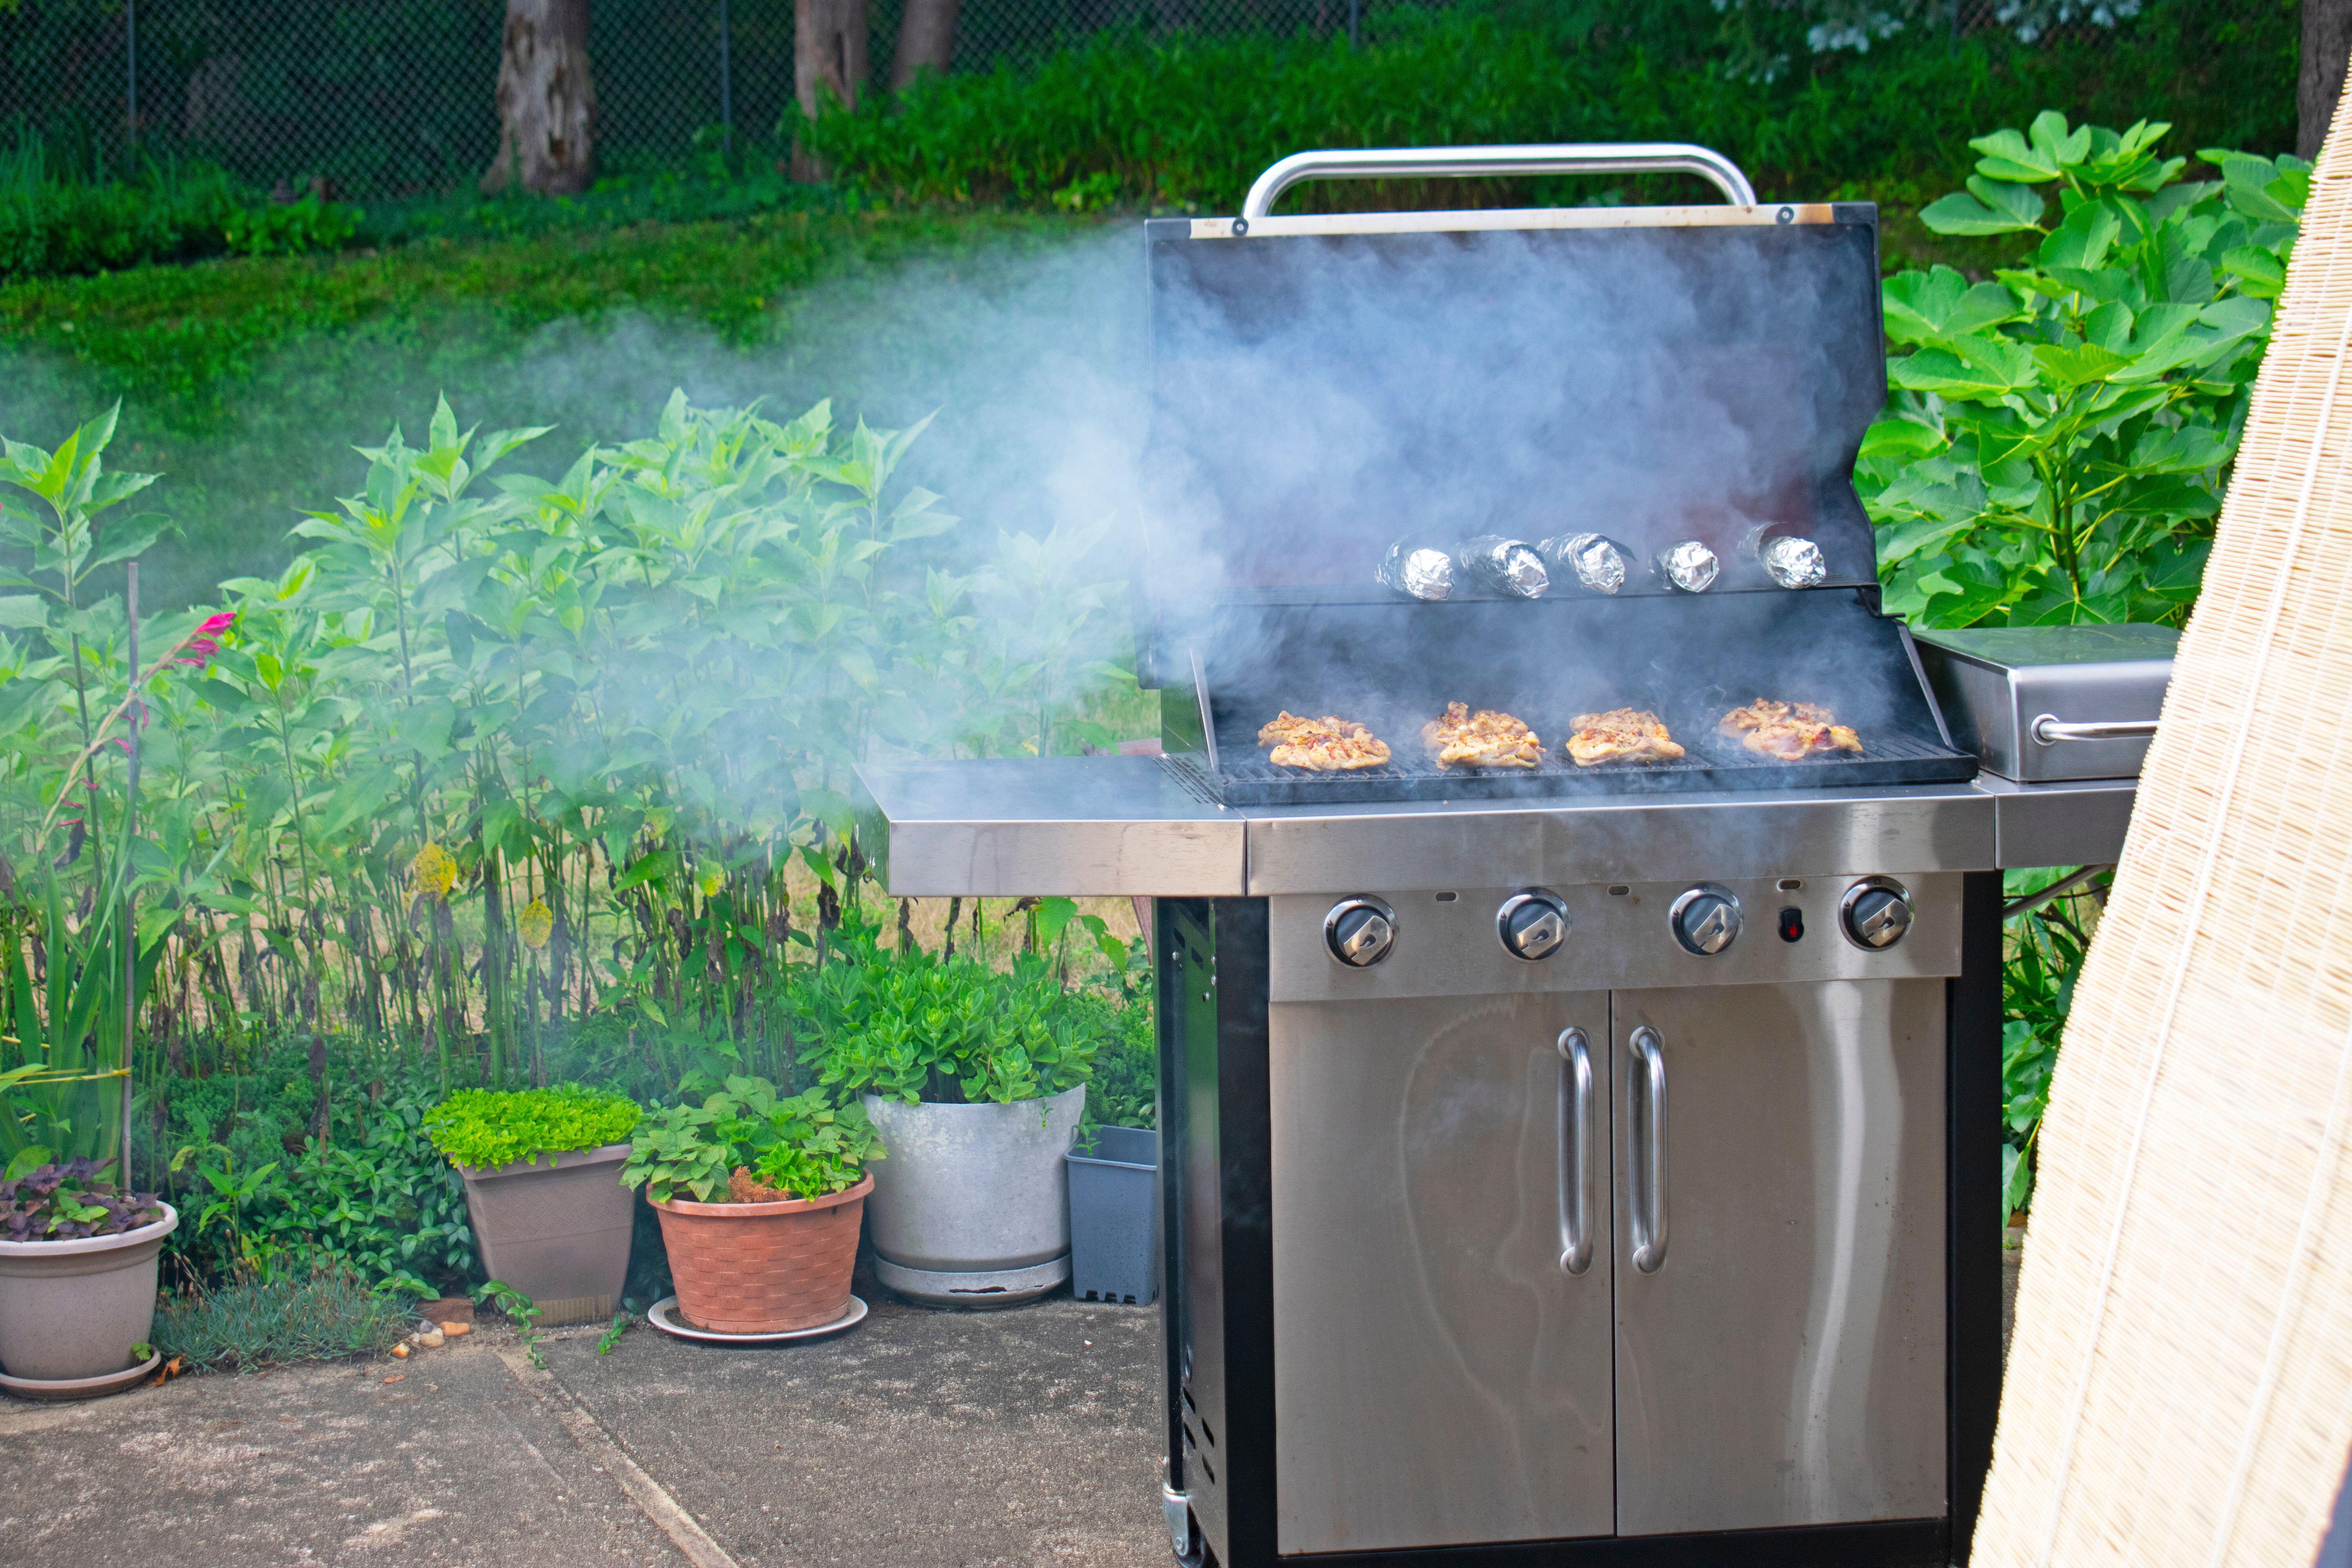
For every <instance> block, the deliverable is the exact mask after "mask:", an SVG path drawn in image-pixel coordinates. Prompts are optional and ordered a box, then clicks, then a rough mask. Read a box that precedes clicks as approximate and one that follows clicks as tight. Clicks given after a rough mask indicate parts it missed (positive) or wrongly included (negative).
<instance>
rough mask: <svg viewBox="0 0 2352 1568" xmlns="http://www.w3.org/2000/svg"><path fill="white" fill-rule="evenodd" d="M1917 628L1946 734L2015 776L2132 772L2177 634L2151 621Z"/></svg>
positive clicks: (2033, 778) (2126, 775)
mask: <svg viewBox="0 0 2352 1568" xmlns="http://www.w3.org/2000/svg"><path fill="white" fill-rule="evenodd" d="M1916 640H1917V643H1918V647H1919V658H1920V662H1921V663H1922V664H1924V665H1925V666H1926V667H1927V680H1928V684H1929V685H1930V686H1932V687H1933V688H1934V689H1935V692H1936V700H1937V702H1939V703H1940V704H1941V705H1942V708H1943V712H1944V719H1945V721H1946V722H1947V723H1948V725H1950V727H1951V730H1952V738H1953V740H1954V741H1955V742H1958V744H1959V745H1960V746H1961V747H1962V748H1963V749H1965V750H1967V751H1970V752H1975V753H1976V754H1977V755H1978V756H1979V757H1980V758H1982V759H1983V762H1984V765H1985V767H1986V768H1987V770H1989V771H1990V772H1992V773H1999V774H2000V776H2001V777H2003V778H2005V779H2015V780H2017V781H2018V782H2019V783H2021V784H2051V783H2056V782H2058V781H2061V780H2065V779H2136V778H2137V777H2139V770H2140V764H2141V763H2143V762H2144V761H2145V760H2146V759H2147V742H2148V739H2149V737H2150V736H2151V735H2153V734H2154V733H2155V730H2156V719H2157V715H2158V711H2159V710H2162V708H2163V707H2164V692H2165V688H2166V687H2167V686H2168V685H2169V684H2170V683H2171V680H2172V654H2173V649H2174V647H2176V646H2178V645H2179V641H2180V634H2179V632H2178V631H2175V630H2174V629H2173V628H2172V627H2170V626H1978V627H1972V628H1970V629H1969V630H1966V631H1952V632H1919V633H1917V634H1916Z"/></svg>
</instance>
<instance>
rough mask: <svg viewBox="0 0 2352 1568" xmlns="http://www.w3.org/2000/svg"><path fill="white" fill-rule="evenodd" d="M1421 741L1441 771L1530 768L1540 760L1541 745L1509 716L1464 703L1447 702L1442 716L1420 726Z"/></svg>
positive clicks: (1521, 724) (1541, 754)
mask: <svg viewBox="0 0 2352 1568" xmlns="http://www.w3.org/2000/svg"><path fill="white" fill-rule="evenodd" d="M1421 738H1422V740H1423V742H1425V743H1426V744H1427V745H1428V747H1429V749H1430V750H1431V751H1433V752H1436V753H1437V765H1438V766H1439V767H1441V768H1531V767H1534V766H1535V765H1536V764H1537V763H1540V762H1542V761H1543V742H1542V741H1540V740H1538V738H1537V736H1536V732H1535V731H1532V730H1530V729H1528V727H1527V725H1525V724H1524V723H1522V722H1520V721H1518V720H1517V719H1514V718H1512V717H1511V716H1510V715H1509V714H1508V713H1497V712H1495V711H1494V710H1491V709H1486V708H1481V709H1480V710H1478V711H1477V712H1475V713H1473V712H1471V711H1470V705H1469V704H1468V703H1466V702H1449V703H1447V704H1446V705H1445V717H1444V718H1443V719H1433V720H1431V721H1429V722H1428V723H1426V724H1423V726H1422V727H1421Z"/></svg>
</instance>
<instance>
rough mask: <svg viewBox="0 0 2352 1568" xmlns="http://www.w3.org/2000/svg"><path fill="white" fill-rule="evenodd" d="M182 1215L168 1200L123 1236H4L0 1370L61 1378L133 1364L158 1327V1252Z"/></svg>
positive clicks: (0, 1248) (95, 1374) (24, 1375)
mask: <svg viewBox="0 0 2352 1568" xmlns="http://www.w3.org/2000/svg"><path fill="white" fill-rule="evenodd" d="M179 1223H180V1215H179V1211H178V1210H176V1209H174V1208H173V1206H172V1205H169V1204H165V1205H163V1218H162V1219H159V1220H157V1221H155V1223H154V1224H152V1225H142V1226H140V1227H139V1228H138V1229H136V1230H126V1231H124V1232H123V1233H122V1234H121V1235H120V1236H85V1237H79V1238H77V1239H75V1240H72V1241H0V1372H5V1373H7V1374H8V1375H9V1376H11V1377H16V1378H28V1379H35V1380H38V1381H40V1382H45V1383H58V1382H64V1381H67V1380H68V1379H74V1378H99V1377H103V1376H104V1375H105V1374H107V1373H119V1372H121V1371H122V1370H123V1369H124V1368H126V1367H128V1366H130V1365H131V1346H132V1345H135V1344H138V1343H140V1342H142V1341H143V1340H145V1339H146V1338H147V1337H148V1336H149V1335H150V1334H152V1332H153V1331H154V1329H155V1270H156V1258H157V1255H158V1254H159V1253H161V1252H162V1251H163V1238H164V1237H167V1236H169V1235H171V1234H172V1231H173V1228H174V1227H175V1226H178V1225H179Z"/></svg>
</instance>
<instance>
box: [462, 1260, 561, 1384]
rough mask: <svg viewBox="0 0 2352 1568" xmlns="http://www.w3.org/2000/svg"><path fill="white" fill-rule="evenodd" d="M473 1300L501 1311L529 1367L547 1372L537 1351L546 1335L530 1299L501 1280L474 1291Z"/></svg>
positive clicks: (542, 1357)
mask: <svg viewBox="0 0 2352 1568" xmlns="http://www.w3.org/2000/svg"><path fill="white" fill-rule="evenodd" d="M474 1300H477V1301H488V1303H489V1304H490V1305H491V1306H493V1307H496V1308H497V1309H498V1310H499V1311H501V1312H504V1313H505V1314H506V1315H507V1319H508V1321H510V1322H512V1323H513V1324H514V1326H515V1337H516V1338H518V1339H520V1340H521V1341H522V1348H523V1351H524V1352H525V1353H526V1354H528V1355H529V1356H530V1364H531V1365H533V1366H535V1367H537V1368H539V1370H540V1371H541V1372H545V1371H546V1370H547V1357H546V1355H545V1353H544V1352H541V1350H540V1348H539V1344H540V1342H541V1340H543V1339H545V1338H546V1337H547V1336H546V1334H545V1333H544V1332H542V1331H541V1329H540V1326H539V1308H538V1306H537V1305H536V1304H534V1303H533V1302H532V1300H531V1299H530V1297H528V1296H526V1295H524V1294H523V1293H522V1292H521V1291H520V1290H518V1289H515V1288H514V1287H513V1286H511V1285H509V1284H508V1283H507V1282H506V1281H505V1280H503V1279H492V1280H490V1281H488V1283H486V1284H482V1285H478V1286H476V1287H475V1288H474Z"/></svg>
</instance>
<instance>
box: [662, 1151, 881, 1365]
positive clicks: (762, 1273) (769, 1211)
mask: <svg viewBox="0 0 2352 1568" xmlns="http://www.w3.org/2000/svg"><path fill="white" fill-rule="evenodd" d="M873 1190H874V1178H873V1177H872V1176H870V1175H869V1176H867V1177H866V1178H865V1179H864V1180H862V1181H860V1182H859V1183H858V1184H856V1186H854V1187H851V1188H850V1189H849V1190H848V1191H846V1192H840V1193H835V1194H833V1195H832V1196H831V1197H824V1198H809V1199H805V1200H801V1201H795V1202H791V1203H777V1204H698V1203H695V1202H693V1201H692V1200H690V1199H688V1198H672V1199H671V1200H670V1201H669V1202H667V1203H657V1204H656V1205H654V1212H655V1213H656V1214H657V1215H660V1216H661V1229H662V1245H663V1246H664V1247H667V1248H668V1249H669V1274H670V1279H672V1281H674V1282H675V1283H676V1284H677V1309H678V1313H679V1315H680V1316H682V1317H683V1318H685V1320H686V1321H687V1324H688V1327H691V1328H697V1329H706V1330H708V1331H710V1332H712V1333H718V1334H780V1333H783V1332H786V1331H789V1330H793V1329H814V1328H817V1327H820V1326H822V1325H824V1324H825V1323H830V1322H832V1321H835V1319H837V1318H839V1317H840V1316H841V1315H842V1314H843V1313H845V1312H846V1311H848V1310H849V1275H850V1270H851V1269H852V1268H854V1267H855V1266H856V1262H857V1226H858V1221H859V1220H861V1219H862V1218H864V1217H865V1214H866V1194H868V1193H870V1192H872V1191H873Z"/></svg>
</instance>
